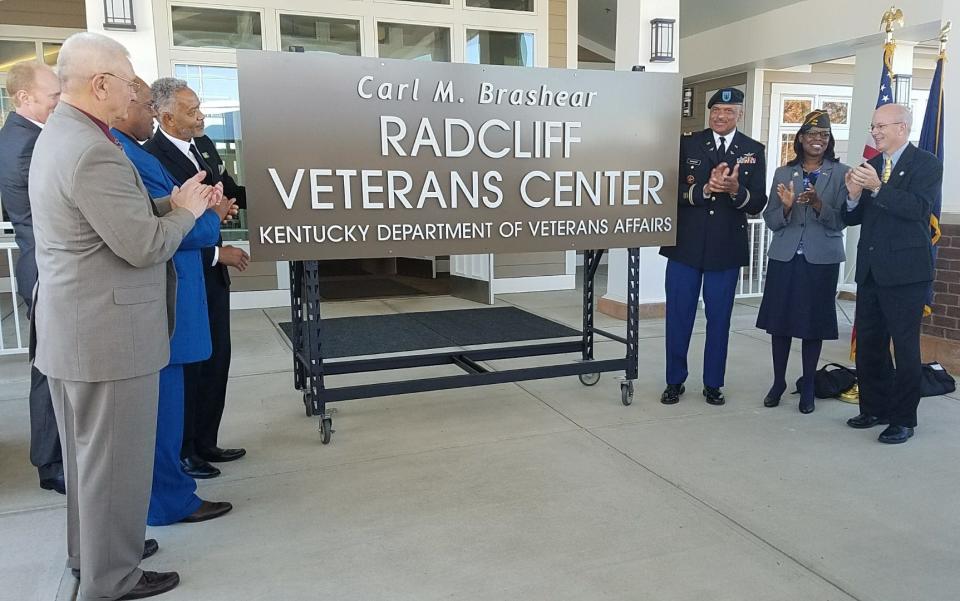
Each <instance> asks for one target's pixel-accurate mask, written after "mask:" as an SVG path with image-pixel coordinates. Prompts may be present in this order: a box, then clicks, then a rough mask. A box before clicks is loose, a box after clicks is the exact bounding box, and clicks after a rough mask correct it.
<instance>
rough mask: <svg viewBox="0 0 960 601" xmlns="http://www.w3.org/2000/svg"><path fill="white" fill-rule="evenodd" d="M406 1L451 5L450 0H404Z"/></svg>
mask: <svg viewBox="0 0 960 601" xmlns="http://www.w3.org/2000/svg"><path fill="white" fill-rule="evenodd" d="M404 1H405V2H419V3H420V4H443V5H447V6H449V5H450V0H404Z"/></svg>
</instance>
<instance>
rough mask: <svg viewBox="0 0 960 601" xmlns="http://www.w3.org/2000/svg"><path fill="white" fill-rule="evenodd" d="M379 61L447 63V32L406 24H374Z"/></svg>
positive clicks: (448, 42)
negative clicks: (389, 59)
mask: <svg viewBox="0 0 960 601" xmlns="http://www.w3.org/2000/svg"><path fill="white" fill-rule="evenodd" d="M377 47H378V50H379V56H380V58H403V59H408V60H415V61H437V62H450V29H449V28H447V27H434V26H431V25H411V24H409V23H383V22H381V23H377Z"/></svg>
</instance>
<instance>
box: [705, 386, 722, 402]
mask: <svg viewBox="0 0 960 601" xmlns="http://www.w3.org/2000/svg"><path fill="white" fill-rule="evenodd" d="M703 396H704V397H706V399H707V403H709V404H710V405H722V404H724V403H726V402H727V400H726V399H725V398H723V392H722V391H721V390H720V389H719V388H714V387H712V386H704V387H703Z"/></svg>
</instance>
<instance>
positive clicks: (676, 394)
mask: <svg viewBox="0 0 960 601" xmlns="http://www.w3.org/2000/svg"><path fill="white" fill-rule="evenodd" d="M686 391H687V389H686V388H684V387H683V384H667V388H666V389H665V390H664V391H663V394H661V395H660V402H661V403H663V404H664V405H676V404H677V403H679V402H680V395H681V394H683V393H684V392H686Z"/></svg>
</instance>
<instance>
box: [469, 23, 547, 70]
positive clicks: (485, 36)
mask: <svg viewBox="0 0 960 601" xmlns="http://www.w3.org/2000/svg"><path fill="white" fill-rule="evenodd" d="M466 62H468V63H473V64H476V65H509V66H513V67H532V66H533V34H532V33H517V32H513V31H483V30H479V29H468V30H467V56H466Z"/></svg>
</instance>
